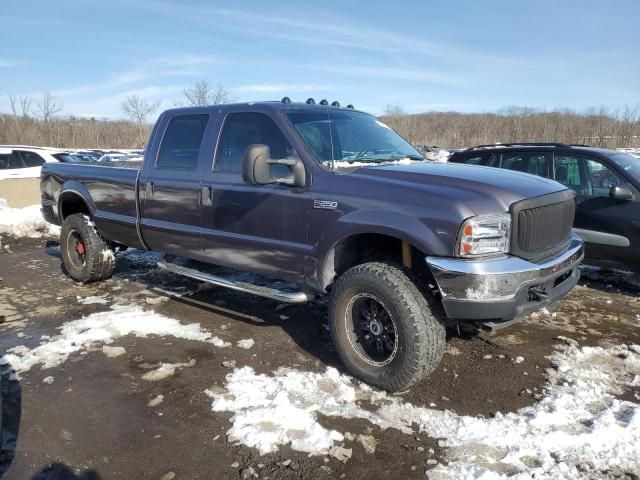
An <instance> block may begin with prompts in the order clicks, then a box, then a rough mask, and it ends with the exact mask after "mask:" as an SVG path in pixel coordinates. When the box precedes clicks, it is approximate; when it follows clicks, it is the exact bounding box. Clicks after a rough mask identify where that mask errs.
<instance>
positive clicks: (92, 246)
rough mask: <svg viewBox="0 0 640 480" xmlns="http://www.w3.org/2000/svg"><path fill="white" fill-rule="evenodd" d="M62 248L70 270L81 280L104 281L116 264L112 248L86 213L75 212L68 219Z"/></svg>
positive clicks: (63, 228)
mask: <svg viewBox="0 0 640 480" xmlns="http://www.w3.org/2000/svg"><path fill="white" fill-rule="evenodd" d="M60 250H61V252H62V260H63V262H64V266H65V268H66V269H67V272H68V273H69V275H70V276H71V278H73V279H74V280H76V281H78V282H84V283H90V282H96V281H98V280H105V279H107V278H109V277H111V274H112V273H113V269H114V267H115V263H116V259H115V255H114V252H113V249H112V248H111V247H110V246H109V244H108V243H107V242H106V241H105V240H104V239H103V238H102V237H101V236H100V234H98V232H97V230H96V229H95V226H94V225H93V222H91V220H90V219H89V217H87V216H86V215H84V214H81V213H76V214H73V215H69V216H68V217H67V218H65V220H64V223H63V224H62V231H61V233H60Z"/></svg>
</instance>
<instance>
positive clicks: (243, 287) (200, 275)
mask: <svg viewBox="0 0 640 480" xmlns="http://www.w3.org/2000/svg"><path fill="white" fill-rule="evenodd" d="M158 267H160V268H162V269H163V270H168V271H169V272H172V273H175V274H177V275H182V276H184V277H189V278H193V279H195V280H200V281H201V282H206V283H211V284H213V285H217V286H219V287H225V288H230V289H231V290H238V291H239V292H246V293H251V294H253V295H258V296H260V297H266V298H270V299H272V300H278V301H280V302H286V303H304V302H308V301H309V300H312V299H313V295H312V294H308V293H305V292H287V291H285V290H277V289H275V288H270V287H261V286H260V285H253V284H252V283H247V282H239V281H237V280H230V279H228V278H224V277H220V276H217V275H212V274H210V273H206V272H201V271H200V270H195V269H193V268H187V267H181V266H180V265H175V264H173V263H167V262H164V261H159V262H158Z"/></svg>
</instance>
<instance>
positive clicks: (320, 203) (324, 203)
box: [313, 200, 338, 210]
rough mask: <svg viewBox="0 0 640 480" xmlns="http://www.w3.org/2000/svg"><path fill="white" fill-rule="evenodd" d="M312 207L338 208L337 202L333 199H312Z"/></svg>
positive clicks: (323, 208)
mask: <svg viewBox="0 0 640 480" xmlns="http://www.w3.org/2000/svg"><path fill="white" fill-rule="evenodd" d="M313 208H319V209H321V210H335V209H336V208H338V202H335V201H333V200H314V201H313Z"/></svg>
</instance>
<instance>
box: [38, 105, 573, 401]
mask: <svg viewBox="0 0 640 480" xmlns="http://www.w3.org/2000/svg"><path fill="white" fill-rule="evenodd" d="M286 100H287V99H285V100H284V101H283V102H282V103H280V102H256V103H243V104H235V105H214V106H207V107H192V108H180V109H173V110H168V111H166V112H164V113H162V114H161V115H160V117H159V119H158V121H157V123H156V125H155V126H154V128H153V131H152V133H151V136H150V139H149V142H148V148H147V149H146V152H145V157H144V165H143V167H142V168H141V169H137V168H119V167H114V168H109V169H106V168H100V167H98V166H92V165H80V164H67V165H63V164H58V165H53V164H51V165H49V164H47V165H46V166H45V168H44V169H43V171H42V182H41V185H42V208H43V213H44V216H45V218H46V219H47V220H48V221H49V222H52V223H55V224H58V225H62V233H61V237H60V246H61V247H60V248H61V252H62V258H63V261H64V265H65V267H66V270H67V271H68V272H69V275H70V276H71V277H72V278H73V279H75V280H77V281H81V282H92V281H97V280H102V279H105V278H108V277H109V276H110V275H111V273H112V272H113V269H114V266H115V257H114V255H115V252H117V251H118V250H119V249H120V248H122V247H123V246H128V247H135V248H138V249H150V250H156V251H160V252H165V253H166V254H167V256H165V259H164V260H163V261H161V262H160V263H159V264H158V265H159V267H161V268H163V269H167V270H169V271H171V272H174V273H177V274H180V275H185V276H187V277H192V278H195V279H198V280H202V281H205V282H209V283H212V284H215V285H220V286H224V287H228V288H232V289H235V290H240V291H244V292H248V293H252V294H256V295H260V296H263V297H268V298H271V299H275V300H277V301H279V302H291V303H301V302H306V301H308V300H310V299H312V298H314V296H315V295H316V294H321V293H329V300H328V303H329V323H330V330H331V336H332V339H333V343H334V345H335V348H336V351H337V353H338V355H339V357H340V359H341V360H342V362H343V363H344V364H345V365H346V366H347V368H348V369H349V371H350V372H351V373H352V374H353V375H355V376H356V377H359V378H361V379H362V380H364V381H366V382H369V383H371V384H373V385H376V386H378V387H381V388H384V389H387V390H392V391H394V390H403V389H405V388H408V387H409V386H411V385H412V384H413V383H415V382H417V381H418V380H420V379H422V378H424V377H425V376H427V375H428V374H429V373H430V372H432V371H433V370H434V369H435V368H436V366H437V365H438V363H439V362H440V359H441V357H442V354H443V351H444V348H445V327H444V326H445V324H450V325H452V326H455V325H460V324H465V325H470V326H474V327H482V328H499V327H502V326H506V325H508V324H509V323H511V322H513V321H514V320H517V319H520V318H522V317H523V316H526V315H527V314H529V313H531V312H533V311H535V310H538V309H540V308H543V307H545V306H548V305H551V304H552V303H553V302H556V301H558V300H559V299H561V298H562V297H564V296H565V295H566V294H567V293H568V292H569V291H570V290H571V289H572V288H573V286H574V285H575V284H576V282H577V281H578V276H579V273H578V264H579V263H580V261H581V260H582V257H583V253H582V251H583V245H582V241H581V240H580V239H579V238H578V237H577V236H575V235H573V234H572V232H571V226H572V224H573V215H574V208H575V203H574V196H575V194H574V192H573V191H572V190H570V189H567V188H566V187H564V186H562V185H560V184H559V183H556V182H553V181H550V180H545V179H542V178H537V177H533V176H530V175H522V174H517V173H513V172H508V171H499V170H495V169H487V168H479V167H470V166H464V165H451V164H442V163H436V162H428V161H424V160H421V161H416V162H414V163H411V164H408V163H407V162H402V163H400V164H390V163H392V162H393V160H394V159H410V158H416V159H422V158H423V157H422V156H421V155H419V153H418V152H417V151H416V150H415V149H414V148H413V147H411V146H410V145H409V144H408V143H407V142H406V141H405V140H403V139H402V138H401V137H400V136H399V135H398V134H396V133H395V132H394V131H393V130H392V129H391V128H389V127H388V126H387V125H385V124H384V123H382V122H380V121H379V120H378V119H376V118H375V117H373V116H371V115H368V114H366V113H363V112H359V111H355V110H353V108H349V107H347V108H342V107H339V106H328V105H326V102H321V104H320V105H316V104H312V103H310V102H309V103H291V102H290V101H289V102H287V101H286ZM353 152H360V154H358V155H357V160H358V163H359V164H360V165H364V166H363V167H353V165H351V168H347V169H345V170H340V169H334V167H335V166H336V165H341V164H346V165H350V163H349V162H348V161H347V162H345V157H346V158H347V159H354V158H356V157H354V155H353ZM382 152H384V153H382ZM124 163H128V162H121V164H124ZM123 167H124V165H123ZM175 255H177V256H183V257H187V258H190V259H192V260H196V261H200V262H205V263H210V264H216V265H221V266H224V267H230V268H234V269H236V270H243V271H246V272H251V273H253V274H260V275H263V276H267V277H271V278H274V279H277V280H283V281H288V282H293V283H294V284H295V285H296V287H295V288H294V289H290V288H285V287H283V286H282V285H281V284H278V283H276V284H272V285H274V286H272V287H265V286H264V285H259V284H257V283H258V282H256V284H251V283H249V282H247V281H238V280H237V277H234V276H228V277H222V276H220V274H214V273H211V272H210V271H207V269H206V268H205V266H204V265H203V264H202V263H200V264H199V266H194V265H192V264H187V265H185V264H176V263H173V262H172V256H175Z"/></svg>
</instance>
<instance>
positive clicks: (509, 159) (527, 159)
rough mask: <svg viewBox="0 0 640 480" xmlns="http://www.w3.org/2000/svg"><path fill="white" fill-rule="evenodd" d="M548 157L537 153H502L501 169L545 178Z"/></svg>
mask: <svg viewBox="0 0 640 480" xmlns="http://www.w3.org/2000/svg"><path fill="white" fill-rule="evenodd" d="M548 162H549V158H548V155H545V154H544V153H539V152H537V153H536V152H532V153H526V152H518V153H504V154H503V155H502V168H506V169H508V170H514V171H516V172H525V173H530V174H532V175H539V176H541V177H546V176H547V171H548V169H547V165H548Z"/></svg>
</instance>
